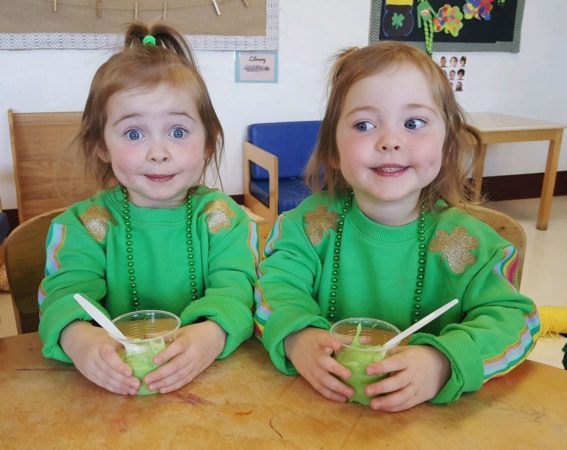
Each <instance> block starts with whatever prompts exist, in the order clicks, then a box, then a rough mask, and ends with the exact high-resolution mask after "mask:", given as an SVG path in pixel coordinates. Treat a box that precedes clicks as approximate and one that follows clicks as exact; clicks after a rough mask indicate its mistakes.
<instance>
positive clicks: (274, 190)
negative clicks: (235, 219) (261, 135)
mask: <svg viewBox="0 0 567 450" xmlns="http://www.w3.org/2000/svg"><path fill="white" fill-rule="evenodd" d="M242 154H243V166H244V206H246V207H247V208H250V209H251V210H252V211H253V212H254V213H256V214H258V215H259V216H261V217H263V218H264V219H266V220H267V221H268V223H269V224H270V226H271V225H273V224H274V222H275V221H276V219H277V217H278V202H279V180H278V174H279V171H278V157H277V156H275V155H273V154H271V153H269V152H267V151H266V150H264V149H262V148H260V147H258V146H256V145H254V144H251V143H250V142H244V146H243V152H242ZM251 162H252V163H255V164H258V165H259V166H260V167H262V168H263V169H265V170H266V171H267V172H268V183H269V190H270V198H269V206H266V205H264V203H262V202H261V201H260V200H258V199H257V198H256V197H254V195H252V194H251V193H250V163H251Z"/></svg>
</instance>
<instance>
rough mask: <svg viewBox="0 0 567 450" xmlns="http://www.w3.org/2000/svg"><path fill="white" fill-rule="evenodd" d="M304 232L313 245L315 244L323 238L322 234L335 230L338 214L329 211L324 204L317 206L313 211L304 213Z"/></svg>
mask: <svg viewBox="0 0 567 450" xmlns="http://www.w3.org/2000/svg"><path fill="white" fill-rule="evenodd" d="M304 220H305V233H306V234H307V237H308V238H309V241H311V243H312V244H313V245H317V244H319V243H320V242H321V240H322V239H323V234H324V233H325V232H328V231H329V230H334V231H336V230H337V221H338V220H339V214H338V213H337V212H334V211H329V208H327V207H326V206H323V205H320V206H317V208H315V209H314V210H313V211H311V212H308V213H307V214H305V218H304Z"/></svg>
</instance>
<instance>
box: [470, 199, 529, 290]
mask: <svg viewBox="0 0 567 450" xmlns="http://www.w3.org/2000/svg"><path fill="white" fill-rule="evenodd" d="M463 209H464V210H465V211H466V212H468V213H469V214H471V215H473V216H475V217H476V218H477V219H480V220H482V221H483V222H485V223H486V224H487V225H490V226H491V227H492V228H494V230H496V232H497V233H498V234H499V235H500V236H502V237H503V238H504V239H506V240H507V241H509V242H510V243H511V244H512V245H513V246H514V247H516V250H517V251H518V269H517V271H516V287H517V288H518V289H519V288H520V283H521V281H522V272H523V270H524V258H525V256H526V234H525V233H524V229H523V228H522V225H520V223H519V222H518V221H517V220H516V219H514V218H512V217H510V216H508V215H506V214H504V213H501V212H500V211H496V210H495V209H490V208H485V207H483V206H467V207H466V208H463Z"/></svg>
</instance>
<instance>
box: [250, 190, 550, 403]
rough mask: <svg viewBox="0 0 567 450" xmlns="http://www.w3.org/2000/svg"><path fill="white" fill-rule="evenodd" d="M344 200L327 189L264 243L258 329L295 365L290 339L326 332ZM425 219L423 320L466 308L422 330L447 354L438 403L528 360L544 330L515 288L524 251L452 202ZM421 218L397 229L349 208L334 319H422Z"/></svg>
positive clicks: (276, 354) (277, 357) (281, 365)
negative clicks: (447, 371)
mask: <svg viewBox="0 0 567 450" xmlns="http://www.w3.org/2000/svg"><path fill="white" fill-rule="evenodd" d="M342 206H343V201H342V199H336V200H334V199H332V198H331V197H330V196H329V195H328V194H326V193H322V194H317V195H313V196H311V197H309V198H307V199H306V200H305V201H304V202H303V203H301V204H300V205H299V206H298V207H297V208H296V209H294V210H292V211H289V212H286V213H284V214H283V215H281V216H280V217H279V218H278V220H277V221H276V223H275V225H274V228H273V229H272V232H271V235H270V237H269V239H268V241H267V243H266V248H265V253H266V256H267V258H266V259H265V260H264V261H263V262H262V263H261V264H260V270H259V277H260V279H259V281H258V282H257V284H256V292H255V302H256V313H255V325H256V334H257V335H258V336H259V337H260V338H261V340H262V342H263V344H264V346H265V347H266V349H267V350H268V352H269V353H270V357H271V359H272V361H273V363H274V364H275V366H276V367H277V368H278V369H279V370H281V371H283V372H284V373H286V374H290V375H291V374H295V373H296V371H295V368H294V367H293V365H292V364H291V362H290V361H289V360H288V359H287V358H286V356H285V352H284V345H283V341H284V339H285V338H286V337H287V336H289V335H290V334H291V333H294V332H296V331H299V330H302V329H304V328H305V327H318V328H323V329H328V328H329V327H330V322H329V320H328V319H327V313H328V307H329V300H328V299H329V296H330V291H331V284H332V280H331V278H332V270H333V252H334V244H335V239H336V231H335V230H336V229H337V221H338V218H339V214H340V213H341V210H342ZM442 206H444V209H443V210H442V211H441V212H429V213H427V214H426V215H425V243H426V244H427V246H426V248H427V253H426V262H425V264H426V265H425V278H424V285H423V292H422V294H421V302H420V305H421V306H420V307H419V316H418V317H424V316H425V315H427V314H429V313H430V312H432V311H433V310H435V309H437V308H438V307H440V306H442V305H443V304H445V303H447V302H448V301H450V300H452V299H454V298H458V299H459V304H458V305H457V306H455V307H453V308H452V309H450V310H449V311H448V312H446V313H445V314H444V315H442V316H441V317H439V318H437V319H435V320H434V321H433V322H431V323H430V324H429V325H428V326H426V327H425V328H424V329H422V330H421V332H418V333H416V334H414V335H413V336H412V338H411V340H410V344H420V345H421V344H423V345H431V346H434V347H435V348H437V349H438V350H440V351H441V352H442V353H443V354H445V356H446V357H447V358H448V359H449V361H450V363H451V368H452V374H451V378H450V379H449V381H448V382H447V384H446V385H445V386H444V387H443V389H442V390H441V391H440V392H439V393H438V395H437V396H436V397H435V398H434V399H433V400H432V401H433V402H435V403H448V402H451V401H454V400H456V399H457V398H459V396H460V395H461V394H462V393H463V392H470V391H476V390H478V389H480V387H481V386H482V384H483V383H484V382H486V381H487V380H489V379H491V378H493V377H495V376H499V375H503V374H505V373H507V372H508V371H510V370H511V369H513V368H514V367H515V366H517V365H518V364H520V363H521V362H522V361H523V360H524V359H525V358H526V356H527V355H528V353H529V352H530V350H531V349H532V348H533V346H534V343H535V338H536V336H537V334H538V333H539V318H538V315H537V309H536V307H535V305H534V303H533V302H532V301H531V300H530V299H529V298H527V297H525V296H523V295H521V294H520V293H519V292H518V291H517V289H516V287H515V281H516V280H515V276H516V267H517V261H518V259H517V252H516V249H515V248H514V247H513V246H512V245H511V244H510V243H509V242H507V241H505V240H504V239H502V238H501V237H500V236H499V235H498V234H497V233H496V232H495V231H494V230H493V229H492V228H491V227H489V226H488V225H486V224H485V223H483V222H481V221H479V220H477V219H476V218H474V217H472V216H470V215H468V214H466V213H465V212H463V211H462V210H459V209H456V208H448V207H446V205H442ZM417 230H418V226H417V221H414V222H411V223H409V224H407V225H403V226H399V227H391V226H386V225H382V224H379V223H376V222H374V221H372V220H371V219H369V218H368V217H366V216H365V215H364V213H363V212H362V211H361V210H360V209H359V208H358V206H357V204H356V201H353V206H352V207H351V209H350V211H349V212H348V213H347V214H346V217H345V224H344V231H343V238H342V244H341V249H340V263H339V276H338V287H337V297H336V298H337V301H336V311H335V320H340V319H343V318H346V317H375V318H378V319H382V320H385V321H387V322H390V323H392V324H394V325H396V326H397V327H398V328H399V329H402V330H403V329H405V328H407V327H409V326H410V325H411V323H412V318H413V317H416V316H415V315H414V314H415V311H416V307H415V304H416V302H415V300H414V297H415V289H416V278H417V269H418V232H417Z"/></svg>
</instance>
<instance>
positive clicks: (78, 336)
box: [61, 321, 140, 395]
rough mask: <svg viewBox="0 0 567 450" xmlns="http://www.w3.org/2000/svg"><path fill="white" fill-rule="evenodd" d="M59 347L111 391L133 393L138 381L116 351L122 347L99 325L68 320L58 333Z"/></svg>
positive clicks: (80, 368)
mask: <svg viewBox="0 0 567 450" xmlns="http://www.w3.org/2000/svg"><path fill="white" fill-rule="evenodd" d="M61 347H62V348H63V350H64V351H65V353H67V355H68V356H69V358H71V360H72V361H73V363H74V364H75V367H76V368H77V370H78V371H79V372H81V373H82V374H83V375H84V376H85V377H86V378H88V379H89V380H90V381H92V382H93V383H95V384H96V385H98V386H100V387H102V388H104V389H106V390H107V391H110V392H114V393H115V394H123V395H125V394H129V395H135V394H136V392H137V391H138V388H139V386H140V381H139V380H138V379H137V378H136V377H134V376H133V375H132V369H131V368H130V366H128V364H126V363H125V362H124V361H122V359H121V358H120V356H119V355H118V350H119V349H120V348H122V347H121V346H120V344H118V343H117V342H116V341H115V340H114V339H112V338H111V337H110V336H109V335H108V334H107V333H106V331H104V330H103V329H102V328H99V327H95V326H93V325H91V324H90V323H89V322H84V321H77V322H73V323H71V324H69V325H68V326H67V327H66V328H65V329H64V330H63V333H61Z"/></svg>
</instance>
